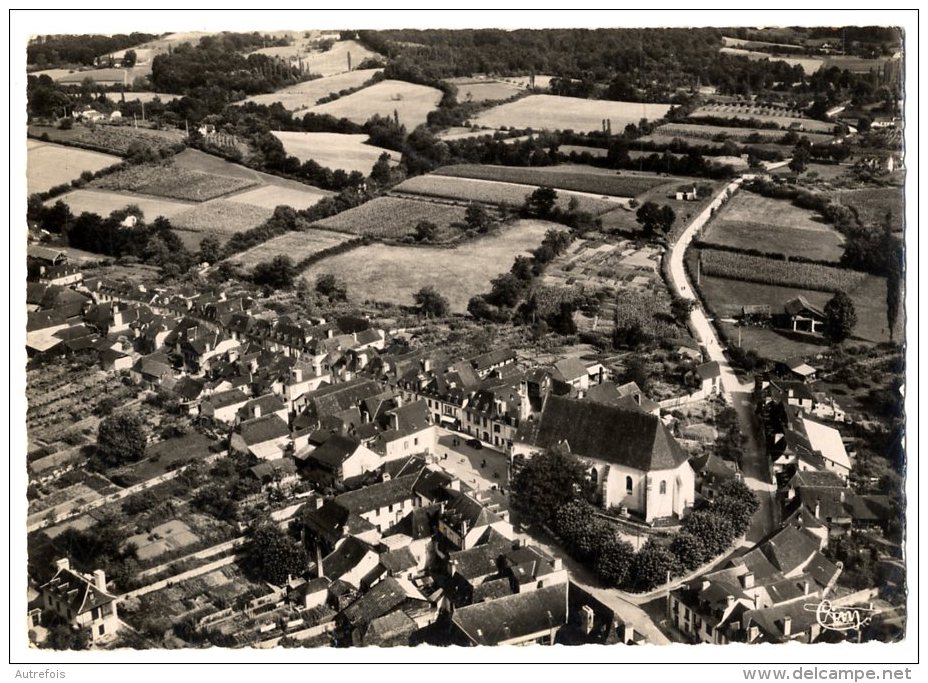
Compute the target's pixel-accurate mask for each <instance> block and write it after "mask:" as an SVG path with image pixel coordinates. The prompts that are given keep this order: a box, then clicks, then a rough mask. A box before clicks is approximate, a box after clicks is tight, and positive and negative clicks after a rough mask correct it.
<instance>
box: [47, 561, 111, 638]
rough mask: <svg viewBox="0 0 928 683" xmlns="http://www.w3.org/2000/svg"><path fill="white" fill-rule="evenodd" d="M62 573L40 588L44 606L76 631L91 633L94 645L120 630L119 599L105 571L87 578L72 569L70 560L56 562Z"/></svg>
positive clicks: (59, 572)
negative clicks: (79, 629) (109, 585)
mask: <svg viewBox="0 0 928 683" xmlns="http://www.w3.org/2000/svg"><path fill="white" fill-rule="evenodd" d="M56 565H57V569H58V571H57V572H55V575H54V576H53V577H52V578H51V579H50V580H49V581H48V582H47V583H45V584H43V585H42V586H41V587H40V588H39V593H40V596H41V600H42V606H43V608H44V609H45V610H48V611H50V612H53V613H54V614H56V615H57V616H58V617H59V618H60V619H62V620H63V621H65V622H66V623H68V624H70V625H71V626H73V627H76V628H81V629H87V630H89V631H90V639H91V640H92V641H94V642H96V641H99V640H103V639H107V638H109V637H110V636H112V635H114V634H115V633H116V632H117V631H118V630H119V618H118V617H117V615H116V597H115V596H114V595H113V594H111V593H110V592H108V591H107V588H106V575H105V574H104V573H103V570H102V569H98V570H96V571H95V572H94V573H93V575H92V576H86V575H84V574H82V573H80V572H78V571H76V570H73V569H71V563H70V560H68V559H61V560H58V561H57V562H56Z"/></svg>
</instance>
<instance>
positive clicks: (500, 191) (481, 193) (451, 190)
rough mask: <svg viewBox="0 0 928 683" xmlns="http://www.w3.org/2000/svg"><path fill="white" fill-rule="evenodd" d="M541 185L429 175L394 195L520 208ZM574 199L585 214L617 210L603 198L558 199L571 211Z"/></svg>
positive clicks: (568, 196)
mask: <svg viewBox="0 0 928 683" xmlns="http://www.w3.org/2000/svg"><path fill="white" fill-rule="evenodd" d="M536 187H537V186H533V185H519V184H515V183H501V182H495V181H492V180H476V179H474V178H452V177H449V176H441V175H427V176H417V177H415V178H410V179H409V180H406V181H405V182H403V183H401V184H400V185H397V186H396V187H395V188H393V190H394V192H398V193H403V194H414V195H423V196H426V197H440V198H443V199H455V200H460V201H466V202H483V203H488V204H508V205H510V206H513V207H519V206H521V205H522V204H523V203H524V202H525V197H526V196H527V195H529V194H531V193H532V192H534V191H535V189H536ZM572 198H576V199H577V201H578V202H579V208H580V210H581V211H588V212H589V213H592V214H601V213H605V212H607V211H611V210H612V209H614V208H616V200H614V199H613V200H612V201H610V200H608V199H599V198H597V197H592V196H589V195H586V194H576V193H572V192H566V191H562V192H561V193H560V194H559V196H558V206H560V207H561V208H562V209H567V206H568V204H569V202H570V200H571V199H572Z"/></svg>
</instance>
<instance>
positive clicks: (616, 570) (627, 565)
mask: <svg viewBox="0 0 928 683" xmlns="http://www.w3.org/2000/svg"><path fill="white" fill-rule="evenodd" d="M634 564H635V549H634V548H633V547H632V544H631V543H629V542H628V541H622V540H619V539H617V538H615V535H614V534H613V537H612V539H611V541H609V542H608V543H606V544H604V545H603V547H602V548H601V549H600V551H599V556H598V557H597V558H596V563H595V564H594V565H593V570H594V571H595V572H596V575H597V576H598V577H599V580H600V581H602V582H603V583H605V584H606V585H607V586H621V585H622V584H624V583H625V582H626V581H627V580H628V577H629V574H630V572H631V569H632V566H633V565H634Z"/></svg>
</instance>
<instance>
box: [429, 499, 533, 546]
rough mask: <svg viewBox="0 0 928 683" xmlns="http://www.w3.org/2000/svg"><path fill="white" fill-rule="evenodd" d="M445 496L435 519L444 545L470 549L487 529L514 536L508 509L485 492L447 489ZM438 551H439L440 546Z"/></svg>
mask: <svg viewBox="0 0 928 683" xmlns="http://www.w3.org/2000/svg"><path fill="white" fill-rule="evenodd" d="M445 496H446V502H445V503H444V505H443V507H442V512H441V514H440V515H439V518H438V533H439V534H440V535H441V536H442V538H443V539H444V541H445V546H446V547H447V548H451V549H454V550H467V549H469V548H473V547H474V546H476V545H479V544H480V543H481V542H482V541H483V539H484V538H485V537H486V535H487V534H488V533H489V532H490V531H492V532H494V533H495V534H496V535H498V536H501V537H502V538H506V539H513V538H515V533H514V532H513V529H512V524H510V522H509V512H508V510H505V509H502V507H501V506H500V505H499V501H498V500H496V499H494V498H493V497H491V496H490V495H489V492H473V493H468V492H463V491H459V490H455V489H453V488H449V489H446V490H445ZM478 496H479V498H478ZM438 550H439V552H440V553H441V552H442V550H441V548H440V547H439V549H438Z"/></svg>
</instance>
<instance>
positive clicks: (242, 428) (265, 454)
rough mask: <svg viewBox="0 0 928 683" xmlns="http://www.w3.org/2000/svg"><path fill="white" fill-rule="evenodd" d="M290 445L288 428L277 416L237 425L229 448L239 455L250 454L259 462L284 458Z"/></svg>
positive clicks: (258, 418)
mask: <svg viewBox="0 0 928 683" xmlns="http://www.w3.org/2000/svg"><path fill="white" fill-rule="evenodd" d="M289 443H290V428H289V427H287V423H286V422H284V421H283V420H281V419H280V417H279V416H278V415H265V416H263V417H256V418H254V419H251V420H245V421H244V422H241V423H239V425H238V427H236V430H235V432H234V433H233V434H232V438H231V439H230V440H229V448H230V449H232V450H233V451H236V452H239V453H251V454H252V455H254V456H255V457H256V458H258V459H259V460H277V459H279V458H282V457H284V455H285V454H286V452H287V446H288V445H289Z"/></svg>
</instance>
